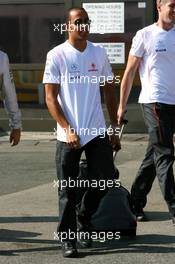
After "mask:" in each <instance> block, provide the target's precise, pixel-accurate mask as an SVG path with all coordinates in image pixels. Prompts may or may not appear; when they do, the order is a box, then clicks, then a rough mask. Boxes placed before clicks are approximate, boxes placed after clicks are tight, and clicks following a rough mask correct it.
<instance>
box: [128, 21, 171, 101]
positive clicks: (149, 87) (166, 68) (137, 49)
mask: <svg viewBox="0 0 175 264" xmlns="http://www.w3.org/2000/svg"><path fill="white" fill-rule="evenodd" d="M130 54H131V55H133V56H136V57H142V60H141V64H140V68H139V73H140V79H141V84H142V90H141V93H140V97H139V103H154V102H160V103H165V104H173V105H174V104H175V27H173V28H172V29H171V30H169V31H166V30H164V29H162V28H160V27H158V26H157V25H156V24H152V25H150V26H148V27H145V28H143V29H141V30H139V31H138V32H137V33H136V36H135V37H134V38H133V42H132V46H131V50H130Z"/></svg>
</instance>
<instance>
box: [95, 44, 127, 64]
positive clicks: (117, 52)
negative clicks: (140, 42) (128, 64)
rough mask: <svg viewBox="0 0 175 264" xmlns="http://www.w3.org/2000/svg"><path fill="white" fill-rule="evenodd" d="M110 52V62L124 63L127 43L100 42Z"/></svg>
mask: <svg viewBox="0 0 175 264" xmlns="http://www.w3.org/2000/svg"><path fill="white" fill-rule="evenodd" d="M99 44H101V45H102V46H103V47H104V48H105V49H106V52H107V54H108V58H109V61H110V63H112V64H124V63H125V43H99Z"/></svg>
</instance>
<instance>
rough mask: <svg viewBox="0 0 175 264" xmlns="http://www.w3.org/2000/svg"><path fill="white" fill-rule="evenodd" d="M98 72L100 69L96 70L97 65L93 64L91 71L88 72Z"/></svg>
mask: <svg viewBox="0 0 175 264" xmlns="http://www.w3.org/2000/svg"><path fill="white" fill-rule="evenodd" d="M96 71H98V69H97V68H96V64H95V63H91V66H90V69H89V70H88V72H96Z"/></svg>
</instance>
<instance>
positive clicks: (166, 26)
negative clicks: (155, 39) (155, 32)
mask: <svg viewBox="0 0 175 264" xmlns="http://www.w3.org/2000/svg"><path fill="white" fill-rule="evenodd" d="M156 24H157V26H158V27H160V28H162V29H164V30H166V31H169V30H171V29H172V28H173V27H174V24H173V23H166V22H164V21H162V20H160V19H159V20H158V21H157V23H156Z"/></svg>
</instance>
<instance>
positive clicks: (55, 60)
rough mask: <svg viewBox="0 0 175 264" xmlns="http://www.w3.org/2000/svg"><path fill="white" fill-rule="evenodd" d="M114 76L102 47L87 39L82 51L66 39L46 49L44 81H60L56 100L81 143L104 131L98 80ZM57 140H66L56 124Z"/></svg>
mask: <svg viewBox="0 0 175 264" xmlns="http://www.w3.org/2000/svg"><path fill="white" fill-rule="evenodd" d="M109 76H113V74H112V71H111V66H110V64H109V61H108V58H107V55H106V52H105V50H104V48H103V47H101V46H99V45H97V44H94V43H91V42H89V41H87V47H86V49H85V50H84V51H83V52H80V51H78V50H77V49H75V48H74V47H73V46H72V45H71V44H70V43H69V42H68V41H66V42H64V43H63V44H61V45H58V46H57V47H55V48H54V49H52V50H51V51H49V52H48V54H47V61H46V66H45V72H44V77H43V83H53V84H60V92H59V95H58V98H57V99H58V102H59V103H60V105H61V107H62V110H63V112H64V114H65V117H66V118H67V120H68V122H69V123H70V125H71V126H72V127H73V128H74V129H75V131H76V132H77V134H78V135H79V136H80V144H81V145H82V146H83V145H85V144H86V143H87V142H89V141H90V140H91V139H93V138H95V137H96V136H98V135H100V134H101V133H103V132H104V131H105V130H106V125H105V120H104V115H103V111H102V107H101V96H100V86H99V82H104V80H106V79H107V78H108V77H109ZM57 139H58V140H60V141H63V142H66V134H65V131H64V129H63V128H62V127H61V126H60V125H59V124H58V123H57Z"/></svg>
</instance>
